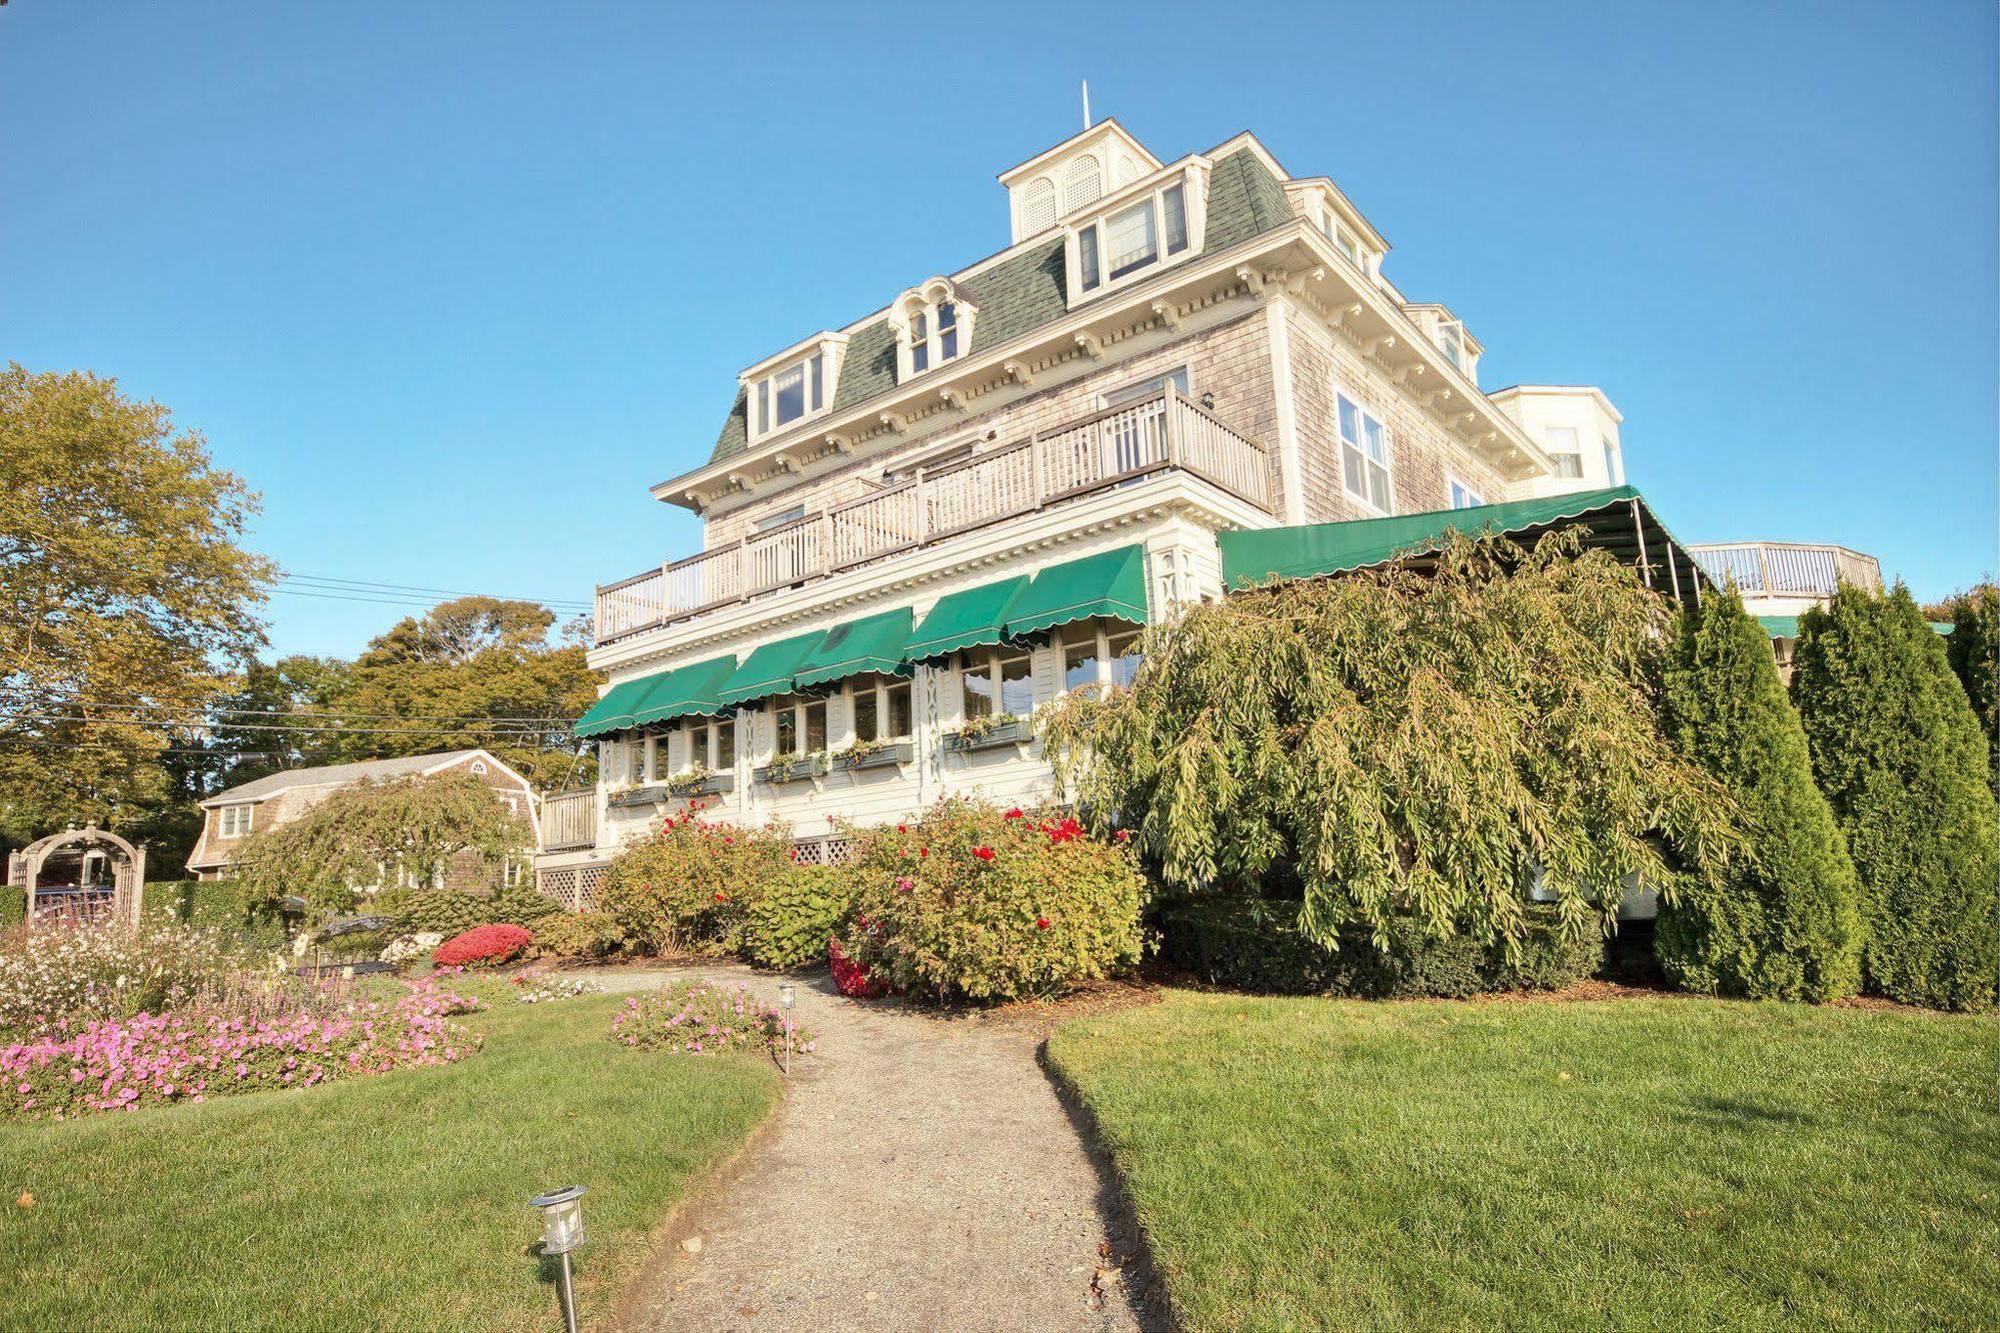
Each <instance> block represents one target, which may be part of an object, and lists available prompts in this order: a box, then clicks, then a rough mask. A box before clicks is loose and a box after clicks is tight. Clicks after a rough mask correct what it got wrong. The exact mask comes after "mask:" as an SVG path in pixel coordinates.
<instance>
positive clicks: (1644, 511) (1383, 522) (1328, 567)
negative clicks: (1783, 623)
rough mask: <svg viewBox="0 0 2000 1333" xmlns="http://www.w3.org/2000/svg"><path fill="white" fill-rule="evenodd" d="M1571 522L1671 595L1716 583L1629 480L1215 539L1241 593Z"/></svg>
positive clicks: (1228, 579)
mask: <svg viewBox="0 0 2000 1333" xmlns="http://www.w3.org/2000/svg"><path fill="white" fill-rule="evenodd" d="M1570 523H1574V524H1577V525H1579V526H1581V527H1582V528H1583V529H1584V545H1585V546H1589V547H1601V548H1603V549H1605V550H1608V551H1610V552H1611V553H1612V555H1614V556H1615V557H1617V558H1618V559H1619V560H1621V561H1623V562H1624V563H1626V564H1631V565H1636V564H1638V563H1639V557H1640V552H1641V551H1642V550H1643V551H1644V552H1645V557H1646V562H1647V563H1648V564H1650V565H1651V566H1652V567H1653V569H1654V575H1653V586H1654V589H1655V591H1657V592H1661V593H1669V594H1670V593H1672V592H1673V590H1674V588H1675V587H1676V586H1678V587H1679V588H1680V590H1681V592H1682V594H1683V595H1692V594H1693V592H1694V590H1695V586H1696V581H1697V580H1699V581H1700V584H1701V585H1702V586H1703V587H1710V588H1712V587H1714V586H1715V585H1714V583H1713V581H1712V580H1710V579H1709V578H1708V576H1707V575H1705V574H1703V573H1702V572H1701V570H1700V567H1699V566H1697V565H1696V564H1695V563H1694V561H1693V560H1692V559H1691V558H1690V557H1689V556H1688V554H1687V552H1686V551H1684V550H1683V549H1681V546H1680V543H1678V542H1676V541H1675V540H1674V537H1673V534H1672V533H1670V532H1668V531H1667V529H1666V526H1665V525H1664V524H1662V523H1661V522H1660V520H1659V519H1657V518H1655V517H1654V516H1653V511H1652V509H1651V508H1650V507H1648V506H1647V504H1646V501H1645V497H1643V496H1641V495H1640V494H1639V492H1638V490H1637V489H1635V488H1634V487H1631V486H1612V487H1609V488H1607V489H1604V490H1595V491H1574V492H1572V493H1570V494H1568V495H1552V496H1548V497H1546V498H1544V499H1539V500H1514V501H1510V502H1509V503H1507V504H1493V505H1477V506H1474V507H1472V508H1469V509H1435V510H1430V511H1428V512H1425V513H1421V514H1397V515H1394V516H1393V517H1390V518H1362V519H1354V520H1351V521H1349V522H1345V523H1312V524H1307V525H1304V526H1302V527H1291V528H1259V529H1255V530H1251V531H1244V532H1219V533H1217V534H1216V537H1215V540H1216V545H1217V546H1219V547H1220V548H1221V550H1222V581H1223V584H1224V586H1225V587H1227V588H1229V589H1230V590H1231V591H1232V592H1235V591H1240V590H1242V589H1245V588H1254V587H1256V586H1257V585H1258V584H1261V583H1267V582H1269V581H1270V580H1272V579H1274V578H1281V579H1299V578H1314V577H1317V576H1319V575H1325V574H1347V573H1352V572H1353V571H1355V570H1357V569H1371V568H1373V567H1375V566H1376V565H1386V564H1388V563H1389V562H1391V561H1393V560H1401V559H1408V558H1411V557H1415V556H1421V555H1425V554H1428V553H1430V552H1432V551H1435V550H1437V549H1438V548H1439V547H1440V546H1442V545H1444V540H1445V533H1446V532H1448V531H1450V530H1453V529H1456V530H1457V531H1459V532H1464V533H1470V534H1481V533H1488V532H1497V533H1505V534H1510V535H1517V534H1523V533H1527V534H1536V533H1539V532H1540V531H1542V530H1546V529H1549V528H1553V527H1557V526H1562V525H1565V524H1570Z"/></svg>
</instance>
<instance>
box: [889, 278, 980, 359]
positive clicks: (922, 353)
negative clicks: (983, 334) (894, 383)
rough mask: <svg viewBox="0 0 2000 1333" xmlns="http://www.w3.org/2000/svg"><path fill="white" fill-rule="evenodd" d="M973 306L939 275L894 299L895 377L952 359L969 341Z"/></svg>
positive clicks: (970, 341) (959, 354)
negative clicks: (896, 358) (896, 354)
mask: <svg viewBox="0 0 2000 1333" xmlns="http://www.w3.org/2000/svg"><path fill="white" fill-rule="evenodd" d="M977 313H978V311H977V308H976V307H974V306H973V304H972V303H971V302H970V301H968V300H966V299H965V296H964V294H963V293H961V292H960V291H958V290H957V289H956V288H954V287H953V286H952V284H951V283H950V282H948V281H946V280H945V279H943V278H932V279H931V280H930V281H929V282H927V283H925V284H924V285H923V286H921V287H915V288H912V289H911V290H909V291H907V292H904V293H903V295H902V296H901V297H900V298H898V299H897V301H896V305H895V312H894V315H895V317H894V318H893V319H892V321H891V322H892V323H893V324H894V325H895V328H896V344H897V348H898V374H897V376H896V378H897V379H899V380H906V379H909V378H910V377H911V376H912V375H921V374H923V373H924V372H925V371H927V370H929V369H931V368H932V367H934V366H941V365H943V364H944V363H945V362H947V361H956V360H958V358H959V357H961V356H963V355H965V353H966V352H967V350H969V348H970V347H971V344H972V320H973V316H974V315H975V314H977Z"/></svg>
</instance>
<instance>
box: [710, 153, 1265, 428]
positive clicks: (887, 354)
mask: <svg viewBox="0 0 2000 1333" xmlns="http://www.w3.org/2000/svg"><path fill="white" fill-rule="evenodd" d="M1291 217H1292V209H1291V205H1290V203H1289V202H1287V200H1286V199H1285V189H1284V185H1283V183H1282V182H1280V181H1279V180H1278V178H1277V177H1276V176H1273V175H1272V174H1271V171H1270V168H1268V167H1266V166H1265V165H1264V164H1263V162H1261V161H1259V160H1258V158H1257V156H1256V154H1255V153H1253V152H1252V151H1251V150H1250V149H1248V148H1239V149H1238V150H1237V151H1235V152H1233V153H1231V154H1230V155H1229V156H1228V157H1225V158H1223V159H1222V160H1221V161H1220V162H1217V163H1216V164H1215V167H1214V170H1213V171H1212V172H1211V173H1210V175H1209V182H1208V232H1207V238H1206V240H1205V242H1204V245H1203V248H1204V249H1205V250H1206V251H1207V252H1208V253H1210V254H1213V253H1216V252H1217V251H1221V250H1226V249H1228V248H1229V247H1230V246H1232V245H1236V244H1238V243H1239V242H1242V241H1247V240H1249V239H1250V238H1251V237H1252V236H1256V235H1258V234H1260V233H1262V232H1267V231H1270V230H1271V229H1272V228H1274V227H1277V226H1280V225H1281V224H1283V223H1285V222H1288V221H1290V220H1291ZM1063 282H1064V274H1063V240H1062V237H1060V236H1057V237H1054V238H1052V239H1050V240H1048V241H1046V242H1044V243H1043V244H1041V245H1037V246H1034V247H1033V248H1031V249H1028V250H1023V251H1022V252H1021V253H1020V254H1018V255H1015V256H1013V257H1012V258H1010V259H1006V260H1003V261H1001V262H1000V263H998V264H995V265H993V267H991V268H989V269H986V270H984V271H982V272H980V273H977V274H974V275H973V276H972V277H970V278H967V279H965V280H963V281H961V282H959V284H958V285H959V287H960V289H961V290H963V291H964V292H965V294H966V296H967V297H968V298H969V299H970V300H971V301H972V304H973V305H974V306H976V307H978V310H979V316H978V318H977V319H975V320H974V321H973V325H972V345H971V347H969V348H968V349H967V352H966V354H967V355H968V356H970V355H974V354H977V353H980V352H984V351H988V350H990V349H992V348H995V347H998V346H1001V345H1002V344H1004V343H1010V342H1012V341H1014V340H1015V339H1016V338H1019V337H1021V336H1022V335H1023V334H1027V333H1030V332H1033V331H1034V330H1035V329H1038V328H1041V327H1042V326H1043V325H1045V324H1053V323H1055V322H1056V321H1057V320H1059V319H1061V318H1062V317H1063V316H1064V315H1065V314H1067V313H1068V312H1069V303H1068V301H1067V299H1066V298H1065V296H1064V290H1063ZM895 387H896V335H895V333H894V331H893V330H891V329H890V327H889V321H888V319H887V317H884V318H882V319H878V320H874V321H872V322H870V323H868V324H864V325H862V326H861V327H860V328H859V329H857V330H855V331H854V333H852V334H850V335H849V337H848V340H847V356H846V359H845V360H844V361H843V362H842V363H841V369H840V383H839V384H838V385H837V386H836V387H835V389H834V395H833V410H834V411H835V412H844V411H846V410H847V409H848V408H850V407H855V406H857V405H859V404H861V403H865V402H867V401H868V400H869V399H871V398H875V397H878V396H879V395H881V394H885V393H887V392H889V391H890V390H891V389H893V388H895ZM747 410H748V400H747V397H746V395H745V394H744V393H743V391H742V390H740V389H739V390H737V393H736V401H735V402H734V403H733V404H732V405H731V406H730V409H729V415H728V417H726V418H725V419H724V420H723V423H722V433H721V434H720V435H719V436H717V437H716V441H715V450H714V452H713V453H711V454H710V455H709V462H711V463H719V462H721V461H722V460H723V459H725V458H734V457H735V456H736V455H738V454H740V453H743V452H744V451H746V450H747V449H748V448H749V447H750V446H749V431H748V428H747V424H746V422H747Z"/></svg>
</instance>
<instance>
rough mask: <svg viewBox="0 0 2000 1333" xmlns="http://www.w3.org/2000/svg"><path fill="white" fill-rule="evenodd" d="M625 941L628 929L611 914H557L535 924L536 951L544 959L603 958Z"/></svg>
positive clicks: (622, 945)
mask: <svg viewBox="0 0 2000 1333" xmlns="http://www.w3.org/2000/svg"><path fill="white" fill-rule="evenodd" d="M626 942H627V937H626V934H625V927H624V926H622V925H620V924H619V922H618V918H617V917H615V916H612V915H611V914H610V913H609V912H577V913H574V914H572V913H569V912H558V913H557V914H555V915H554V916H545V917H543V918H542V919H541V920H540V921H537V922H536V923H535V942H534V952H535V953H536V954H537V955H538V956H540V957H544V958H604V957H607V956H608V955H610V954H614V953H617V952H618V951H619V950H620V949H623V948H624V947H625V945H626Z"/></svg>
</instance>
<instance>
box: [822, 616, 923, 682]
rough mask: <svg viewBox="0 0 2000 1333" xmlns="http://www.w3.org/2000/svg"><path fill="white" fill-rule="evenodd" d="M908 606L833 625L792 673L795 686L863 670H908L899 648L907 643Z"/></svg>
mask: <svg viewBox="0 0 2000 1333" xmlns="http://www.w3.org/2000/svg"><path fill="white" fill-rule="evenodd" d="M911 619H912V617H911V614H910V608H909V607H907V606H906V607H903V608H901V609H900V610H896V611H884V612H882V613H881V614H880V615H874V616H864V617H863V618H861V619H860V620H850V621H847V622H846V623H844V624H840V625H835V626H834V627H833V628H832V629H830V630H828V631H827V632H826V637H825V638H823V639H821V640H820V644H819V647H817V648H815V649H813V650H812V654H811V656H809V657H807V658H806V660H805V661H803V662H801V663H800V664H799V668H798V670H797V671H796V672H794V673H793V679H794V680H795V681H796V682H797V685H798V688H800V689H802V690H803V689H806V688H808V687H810V686H813V685H826V684H830V683H832V682H833V681H837V680H845V679H847V678H848V677H849V676H858V675H860V674H862V673H863V672H866V671H879V672H882V673H883V674H884V675H900V674H905V673H907V672H908V671H909V663H908V661H907V660H905V658H904V656H903V652H904V650H905V649H906V648H908V647H909V643H910V622H911Z"/></svg>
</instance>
